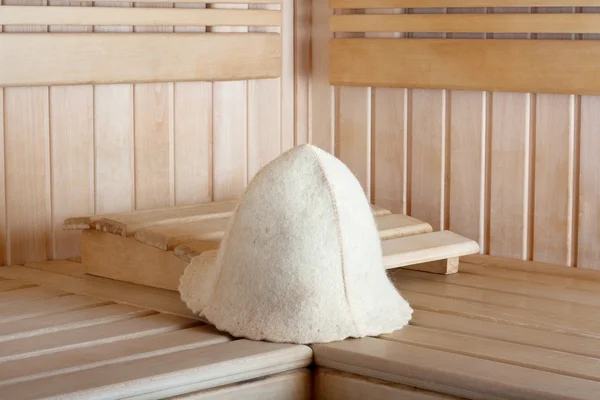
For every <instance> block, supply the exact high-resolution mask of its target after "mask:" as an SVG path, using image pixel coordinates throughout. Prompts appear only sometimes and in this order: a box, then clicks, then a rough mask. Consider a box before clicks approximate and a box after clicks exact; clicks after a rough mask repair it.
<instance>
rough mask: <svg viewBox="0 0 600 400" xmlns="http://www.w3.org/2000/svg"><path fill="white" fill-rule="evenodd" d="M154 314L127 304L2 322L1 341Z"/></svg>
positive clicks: (0, 325)
mask: <svg viewBox="0 0 600 400" xmlns="http://www.w3.org/2000/svg"><path fill="white" fill-rule="evenodd" d="M150 314H152V311H149V310H144V309H141V308H138V307H132V306H129V305H125V304H111V305H108V306H102V307H94V308H86V309H83V310H77V311H69V312H63V313H60V314H55V315H46V316H43V317H36V318H27V319H23V320H20V321H14V322H9V323H5V324H0V342H4V341H7V340H15V339H19V338H27V337H33V336H38V335H43V334H48V333H52V332H64V331H66V330H69V329H76V328H81V327H84V326H95V325H100V324H105V323H108V322H113V321H120V320H124V319H131V318H135V317H141V316H145V315H150Z"/></svg>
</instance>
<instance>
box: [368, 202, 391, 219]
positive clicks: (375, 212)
mask: <svg viewBox="0 0 600 400" xmlns="http://www.w3.org/2000/svg"><path fill="white" fill-rule="evenodd" d="M371 212H373V215H374V216H376V217H379V216H382V215H389V214H391V213H392V212H391V211H390V210H388V209H386V208H383V207H380V206H377V205H375V204H371Z"/></svg>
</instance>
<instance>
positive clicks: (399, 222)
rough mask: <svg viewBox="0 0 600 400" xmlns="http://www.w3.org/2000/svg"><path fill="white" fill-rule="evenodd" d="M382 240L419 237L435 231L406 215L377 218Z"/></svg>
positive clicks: (426, 224) (424, 223)
mask: <svg viewBox="0 0 600 400" xmlns="http://www.w3.org/2000/svg"><path fill="white" fill-rule="evenodd" d="M375 222H376V224H377V230H378V231H379V237H380V238H381V240H388V239H394V238H398V237H404V236H412V235H419V234H422V233H429V232H432V231H433V228H432V227H431V225H429V224H428V223H426V222H423V221H419V220H418V219H416V218H412V217H409V216H408V215H404V214H389V215H382V216H379V217H375Z"/></svg>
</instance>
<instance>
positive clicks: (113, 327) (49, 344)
mask: <svg viewBox="0 0 600 400" xmlns="http://www.w3.org/2000/svg"><path fill="white" fill-rule="evenodd" d="M197 324H198V321H194V320H190V319H187V318H181V317H177V316H174V315H169V314H155V315H148V316H142V317H139V318H132V319H127V320H123V321H114V322H107V323H106V324H100V325H96V326H86V327H81V328H75V329H70V330H65V331H62V332H54V333H47V334H45V335H42V336H40V337H29V338H22V339H15V340H12V341H11V342H10V346H3V347H2V349H0V361H2V362H6V361H12V360H18V359H25V358H29V357H34V356H40V355H44V354H53V353H59V352H62V351H67V350H73V349H81V348H86V347H91V346H97V345H100V344H105V343H114V342H118V341H121V340H135V339H138V338H142V337H146V336H152V335H158V334H161V333H166V332H172V331H176V330H179V329H184V328H189V327H191V326H194V325H197Z"/></svg>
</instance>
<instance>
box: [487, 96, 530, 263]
mask: <svg viewBox="0 0 600 400" xmlns="http://www.w3.org/2000/svg"><path fill="white" fill-rule="evenodd" d="M490 107H491V121H490V127H491V132H490V140H491V144H490V147H491V154H490V157H491V160H490V244H489V253H490V254H491V255H494V256H503V257H511V258H523V259H524V258H526V257H527V253H528V230H529V161H530V154H529V147H530V118H531V115H530V112H531V106H530V95H529V94H520V93H493V94H492V97H491V105H490Z"/></svg>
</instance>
